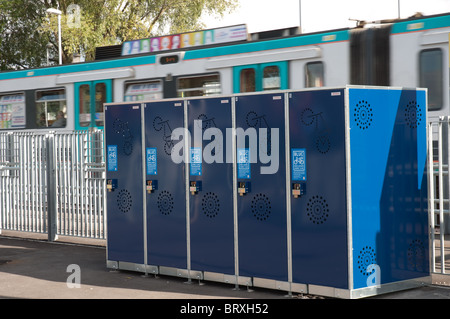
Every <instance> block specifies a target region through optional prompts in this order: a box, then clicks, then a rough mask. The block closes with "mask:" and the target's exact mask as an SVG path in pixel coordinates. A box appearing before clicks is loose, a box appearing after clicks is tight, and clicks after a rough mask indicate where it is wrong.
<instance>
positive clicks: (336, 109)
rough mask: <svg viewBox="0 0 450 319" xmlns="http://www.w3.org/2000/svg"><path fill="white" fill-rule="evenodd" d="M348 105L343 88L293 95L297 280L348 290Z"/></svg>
mask: <svg viewBox="0 0 450 319" xmlns="http://www.w3.org/2000/svg"><path fill="white" fill-rule="evenodd" d="M344 106H345V105H344V90H320V91H309V92H295V93H290V94H289V129H290V153H291V169H290V171H291V172H290V174H291V184H292V185H293V184H300V185H302V189H303V194H302V195H301V196H298V197H297V198H295V197H294V196H292V195H291V216H292V217H291V218H292V269H293V282H297V283H305V284H314V285H323V286H329V287H337V288H348V275H347V273H348V263H347V259H348V253H347V210H346V174H345V172H346V166H345V108H344ZM298 151H301V152H303V153H301V154H302V156H298V155H297V154H296V153H295V152H298ZM303 161H304V162H303ZM302 164H303V165H304V166H302ZM303 170H305V172H303ZM292 185H291V186H292Z"/></svg>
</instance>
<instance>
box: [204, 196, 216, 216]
mask: <svg viewBox="0 0 450 319" xmlns="http://www.w3.org/2000/svg"><path fill="white" fill-rule="evenodd" d="M202 210H203V214H205V215H206V216H207V217H209V218H214V217H216V216H217V215H218V214H219V211H220V202H219V197H217V195H216V194H214V193H212V192H208V193H206V194H205V195H204V196H203V198H202Z"/></svg>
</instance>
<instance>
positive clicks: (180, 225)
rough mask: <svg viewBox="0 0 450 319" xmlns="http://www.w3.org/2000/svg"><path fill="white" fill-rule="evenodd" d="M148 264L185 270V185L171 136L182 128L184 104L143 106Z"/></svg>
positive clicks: (162, 103) (183, 174)
mask: <svg viewBox="0 0 450 319" xmlns="http://www.w3.org/2000/svg"><path fill="white" fill-rule="evenodd" d="M145 127H146V129H145V154H146V155H145V156H146V166H147V167H146V187H147V194H146V198H147V199H146V200H147V238H148V239H147V247H148V263H149V264H150V265H156V266H166V267H173V268H179V269H187V246H186V245H187V242H186V186H185V176H186V175H185V170H184V167H185V166H184V165H183V163H181V164H176V163H175V162H174V161H173V160H172V158H171V155H172V152H173V150H174V146H175V143H176V141H174V140H172V138H171V134H172V132H173V130H175V129H176V128H182V127H184V102H183V101H161V102H153V103H147V104H145Z"/></svg>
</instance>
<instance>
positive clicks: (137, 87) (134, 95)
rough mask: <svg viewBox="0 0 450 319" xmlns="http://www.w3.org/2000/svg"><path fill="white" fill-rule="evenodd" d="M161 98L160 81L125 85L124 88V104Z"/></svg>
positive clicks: (161, 87)
mask: <svg viewBox="0 0 450 319" xmlns="http://www.w3.org/2000/svg"><path fill="white" fill-rule="evenodd" d="M162 98H163V85H162V81H150V82H138V83H136V82H134V83H127V84H126V87H125V96H124V101H125V102H132V101H148V100H161V99H162Z"/></svg>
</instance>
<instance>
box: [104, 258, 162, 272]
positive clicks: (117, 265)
mask: <svg viewBox="0 0 450 319" xmlns="http://www.w3.org/2000/svg"><path fill="white" fill-rule="evenodd" d="M106 267H107V268H109V269H114V270H128V271H136V272H142V273H146V274H153V275H157V274H158V273H159V270H158V266H152V265H142V264H135V263H129V262H124V261H111V260H107V261H106Z"/></svg>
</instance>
